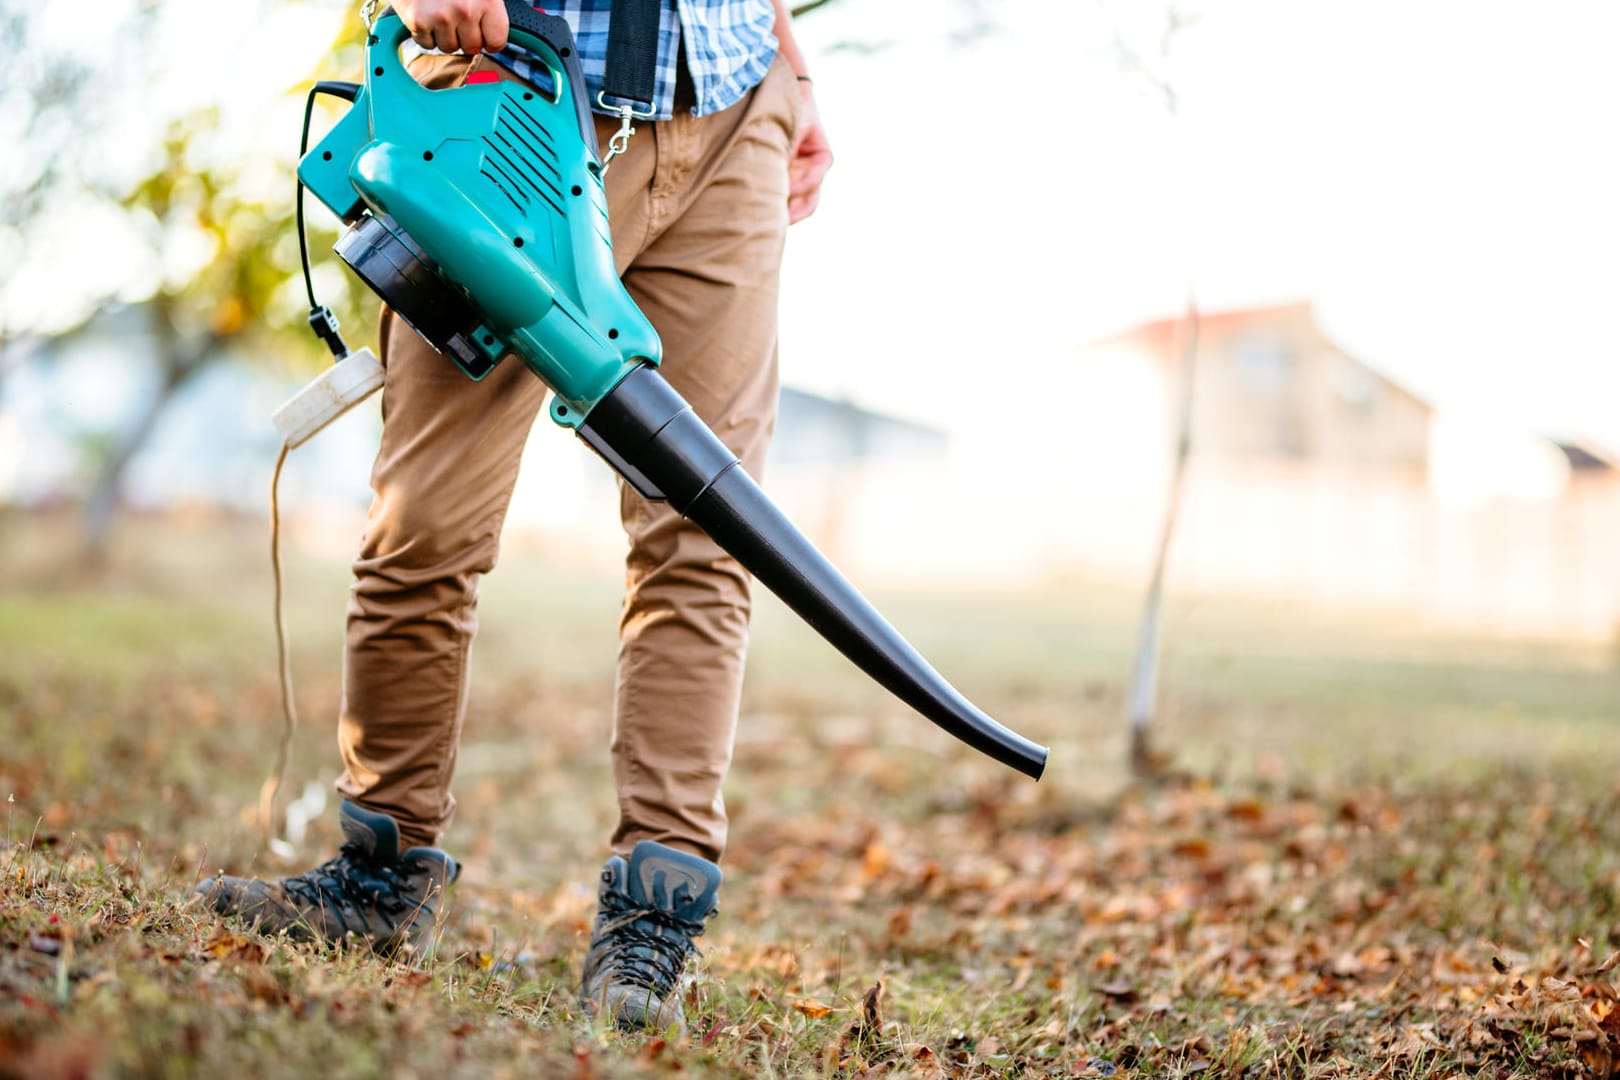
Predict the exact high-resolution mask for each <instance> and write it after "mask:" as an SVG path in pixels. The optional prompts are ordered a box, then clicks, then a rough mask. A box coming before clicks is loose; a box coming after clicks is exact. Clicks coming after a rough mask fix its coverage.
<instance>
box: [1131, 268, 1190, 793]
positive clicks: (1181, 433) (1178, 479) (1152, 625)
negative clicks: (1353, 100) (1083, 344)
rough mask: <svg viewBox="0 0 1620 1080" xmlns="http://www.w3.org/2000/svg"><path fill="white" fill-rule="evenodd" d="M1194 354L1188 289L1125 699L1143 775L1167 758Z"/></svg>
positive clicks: (1135, 759)
mask: <svg viewBox="0 0 1620 1080" xmlns="http://www.w3.org/2000/svg"><path fill="white" fill-rule="evenodd" d="M1197 358H1198V305H1197V303H1196V302H1195V301H1194V299H1193V297H1192V295H1191V294H1190V293H1189V294H1188V296H1187V310H1186V314H1185V315H1184V316H1183V318H1182V343H1181V379H1182V382H1181V403H1180V414H1181V415H1180V420H1179V425H1178V432H1177V436H1176V451H1175V458H1174V459H1173V461H1172V463H1171V466H1170V493H1169V498H1168V499H1167V500H1166V503H1165V508H1164V522H1163V524H1162V525H1161V526H1160V529H1159V548H1158V552H1157V554H1156V555H1155V557H1154V561H1153V578H1152V580H1151V581H1150V582H1149V584H1148V591H1147V598H1146V599H1145V600H1144V601H1143V604H1142V626H1141V630H1140V632H1139V634H1138V637H1137V643H1136V662H1135V664H1134V665H1133V666H1132V670H1131V684H1130V689H1129V698H1128V708H1129V711H1130V722H1131V771H1132V772H1133V773H1134V774H1135V775H1136V776H1138V777H1141V778H1147V777H1151V776H1153V775H1154V774H1156V773H1158V772H1159V770H1160V769H1161V768H1162V767H1163V765H1164V763H1165V760H1166V758H1165V755H1163V754H1160V753H1155V752H1154V749H1153V720H1154V716H1155V714H1156V712H1157V709H1158V697H1159V636H1160V614H1161V612H1162V610H1163V607H1164V575H1165V567H1166V564H1168V563H1169V561H1170V542H1171V540H1172V538H1173V537H1174V536H1175V532H1176V518H1177V517H1178V516H1179V515H1180V512H1181V499H1182V493H1183V491H1184V490H1185V489H1186V480H1187V461H1188V459H1189V458H1190V457H1191V456H1192V421H1193V375H1194V373H1195V370H1196V366H1197Z"/></svg>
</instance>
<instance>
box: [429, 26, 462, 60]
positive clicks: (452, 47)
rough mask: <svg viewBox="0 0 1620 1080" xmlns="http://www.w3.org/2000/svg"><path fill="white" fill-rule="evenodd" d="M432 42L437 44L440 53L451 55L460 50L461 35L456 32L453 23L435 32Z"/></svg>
mask: <svg viewBox="0 0 1620 1080" xmlns="http://www.w3.org/2000/svg"><path fill="white" fill-rule="evenodd" d="M433 40H434V41H435V42H437V43H438V47H439V50H440V51H441V52H447V53H453V52H457V51H459V50H460V49H461V35H460V34H458V33H457V32H456V26H455V24H454V23H448V24H446V25H444V26H441V27H440V28H439V29H437V30H435V31H434V32H433Z"/></svg>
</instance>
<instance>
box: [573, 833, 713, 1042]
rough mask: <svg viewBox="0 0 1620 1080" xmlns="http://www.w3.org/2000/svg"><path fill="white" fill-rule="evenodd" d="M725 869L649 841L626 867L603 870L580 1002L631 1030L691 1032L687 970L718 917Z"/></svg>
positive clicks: (617, 861)
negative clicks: (684, 997)
mask: <svg viewBox="0 0 1620 1080" xmlns="http://www.w3.org/2000/svg"><path fill="white" fill-rule="evenodd" d="M719 891H720V868H719V867H718V866H716V865H714V863H712V862H709V861H708V860H707V859H700V858H698V857H697V856H696V855H688V854H687V853H686V852H684V851H677V850H675V849H674V848H672V847H666V846H664V845H663V844H658V843H654V842H653V841H651V840H643V841H642V842H641V843H639V844H637V845H636V846H635V848H634V849H633V850H632V851H631V852H630V861H629V862H626V861H625V860H624V859H623V858H621V857H620V856H618V855H615V856H613V857H612V858H611V859H609V860H608V861H607V865H606V866H604V867H602V886H601V889H600V890H599V891H598V893H597V909H596V926H595V928H594V929H593V930H592V932H591V945H590V949H589V950H587V951H586V953H585V973H584V975H583V977H582V978H581V979H580V985H579V998H580V1003H581V1004H583V1005H584V1006H585V1008H586V1009H588V1010H591V1011H592V1012H595V1013H596V1014H597V1015H602V1014H603V1012H604V1010H605V1012H606V1015H607V1016H610V1017H612V1019H613V1021H614V1023H616V1024H617V1025H618V1026H619V1027H620V1028H622V1029H623V1030H625V1031H641V1030H647V1031H668V1030H670V1029H672V1028H673V1029H674V1030H675V1032H676V1034H677V1036H679V1035H684V1034H686V1011H685V1010H684V1009H683V1008H682V1007H681V996H680V981H681V972H682V971H684V970H685V968H686V960H687V957H689V956H691V955H692V953H694V952H696V951H697V950H696V947H695V946H694V945H693V944H692V939H693V938H696V937H698V936H700V935H701V934H702V933H703V924H704V922H705V921H706V920H707V919H709V918H710V917H711V916H713V915H714V913H715V911H716V910H717V909H716V908H715V895H716V894H717V893H718V892H719Z"/></svg>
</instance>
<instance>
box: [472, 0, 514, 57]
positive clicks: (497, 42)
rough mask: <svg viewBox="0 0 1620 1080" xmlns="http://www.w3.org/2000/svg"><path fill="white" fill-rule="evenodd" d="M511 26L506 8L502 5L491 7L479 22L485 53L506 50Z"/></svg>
mask: <svg viewBox="0 0 1620 1080" xmlns="http://www.w3.org/2000/svg"><path fill="white" fill-rule="evenodd" d="M510 25H511V24H510V23H509V21H508V20H507V17H506V8H504V7H503V6H501V5H500V4H493V5H491V6H490V9H489V10H488V11H486V12H484V17H483V18H482V19H480V20H479V22H478V27H479V31H480V34H481V36H482V37H483V39H484V51H486V52H500V51H501V50H502V49H504V48H506V39H507V31H508V30H509V29H510Z"/></svg>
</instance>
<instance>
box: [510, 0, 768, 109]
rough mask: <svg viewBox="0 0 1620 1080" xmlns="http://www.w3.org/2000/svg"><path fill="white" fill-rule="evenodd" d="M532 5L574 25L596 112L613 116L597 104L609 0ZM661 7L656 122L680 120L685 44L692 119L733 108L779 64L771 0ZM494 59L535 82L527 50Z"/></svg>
mask: <svg viewBox="0 0 1620 1080" xmlns="http://www.w3.org/2000/svg"><path fill="white" fill-rule="evenodd" d="M534 6H535V7H537V8H540V9H541V10H543V11H549V12H551V13H552V14H553V15H561V16H562V17H563V18H565V19H567V20H568V25H569V26H571V27H572V28H573V30H574V39H575V41H576V43H577V44H578V46H579V62H580V67H582V68H583V69H584V70H585V88H586V91H587V92H588V95H589V97H590V102H591V108H592V109H594V110H596V111H597V112H604V111H607V110H604V109H602V108H601V107H600V106H599V105H598V104H597V100H596V95H597V94H598V93H599V92H600V91H601V89H602V77H603V72H604V71H605V70H606V68H607V42H608V13H609V11H610V9H611V8H612V6H613V5H612V2H611V0H540V2H537V3H535V5H534ZM661 6H662V8H663V10H662V11H661V12H660V13H659V16H658V84H657V87H658V88H657V90H656V91H654V96H655V97H656V99H657V100H656V101H655V102H654V103H653V104H654V108H655V114H656V119H659V120H667V119H669V118H670V117H671V116H673V115H674V114H675V66H676V60H677V57H678V56H679V52H678V51H677V50H679V49H681V48H682V47H683V45H684V47H685V50H686V66H687V70H688V71H689V72H691V75H692V89H693V91H694V92H695V96H696V98H697V105H696V106H695V107H694V108H693V109H692V113H693V115H694V116H706V115H708V114H709V113H716V112H719V111H720V110H721V109H724V108H728V107H729V106H732V105H735V104H736V103H737V102H738V101H741V100H742V97H743V95H744V94H746V93H748V91H749V90H751V89H753V88H754V87H755V86H758V85H759V83H760V80H762V79H764V78H765V73H766V72H767V71H769V70H770V66H771V61H772V60H774V59H775V58H776V35H775V34H774V33H772V32H771V31H772V28H773V27H774V26H775V25H776V12H775V10H774V9H773V8H772V7H771V3H770V0H662V4H661ZM683 37H684V39H685V40H684V42H683V41H682V39H683ZM496 59H497V60H499V61H500V62H501V63H503V64H505V65H506V66H507V67H509V68H511V69H512V70H513V71H514V72H516V73H517V74H518V75H521V76H523V77H524V78H530V77H531V74H532V67H533V63H534V60H533V58H532V56H531V54H529V53H528V52H527V51H526V50H523V49H519V48H516V47H515V46H508V47H507V48H506V49H505V51H503V52H502V53H501V54H500V55H499V56H497V57H496ZM609 100H610V101H611V100H612V99H611V98H610V99H609Z"/></svg>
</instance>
